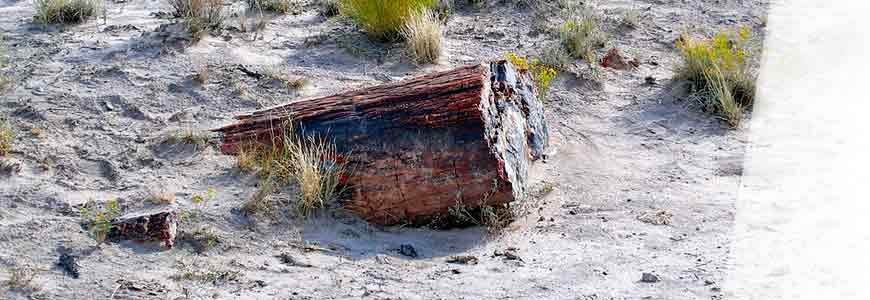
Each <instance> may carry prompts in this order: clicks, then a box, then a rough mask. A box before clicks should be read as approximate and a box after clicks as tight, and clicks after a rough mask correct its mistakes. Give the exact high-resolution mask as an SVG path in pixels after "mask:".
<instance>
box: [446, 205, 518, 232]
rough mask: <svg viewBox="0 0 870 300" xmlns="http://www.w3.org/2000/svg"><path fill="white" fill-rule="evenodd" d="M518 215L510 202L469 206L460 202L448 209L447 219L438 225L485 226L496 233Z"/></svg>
mask: <svg viewBox="0 0 870 300" xmlns="http://www.w3.org/2000/svg"><path fill="white" fill-rule="evenodd" d="M517 217H518V214H517V212H516V211H515V210H514V209H513V208H511V207H510V205H509V204H495V205H486V204H485V205H481V206H478V207H476V208H468V207H467V206H466V205H464V204H463V203H458V204H456V205H454V206H452V207H450V208H449V209H448V212H447V216H446V218H447V220H445V219H443V218H442V219H441V220H439V221H438V222H441V223H442V224H438V226H444V227H447V228H450V227H465V226H469V225H471V226H483V227H485V228H486V230H487V231H488V232H489V233H492V234H495V233H499V232H501V231H503V230H504V229H505V228H507V227H508V226H509V225H510V223H511V222H513V221H514V220H515V219H516V218H517Z"/></svg>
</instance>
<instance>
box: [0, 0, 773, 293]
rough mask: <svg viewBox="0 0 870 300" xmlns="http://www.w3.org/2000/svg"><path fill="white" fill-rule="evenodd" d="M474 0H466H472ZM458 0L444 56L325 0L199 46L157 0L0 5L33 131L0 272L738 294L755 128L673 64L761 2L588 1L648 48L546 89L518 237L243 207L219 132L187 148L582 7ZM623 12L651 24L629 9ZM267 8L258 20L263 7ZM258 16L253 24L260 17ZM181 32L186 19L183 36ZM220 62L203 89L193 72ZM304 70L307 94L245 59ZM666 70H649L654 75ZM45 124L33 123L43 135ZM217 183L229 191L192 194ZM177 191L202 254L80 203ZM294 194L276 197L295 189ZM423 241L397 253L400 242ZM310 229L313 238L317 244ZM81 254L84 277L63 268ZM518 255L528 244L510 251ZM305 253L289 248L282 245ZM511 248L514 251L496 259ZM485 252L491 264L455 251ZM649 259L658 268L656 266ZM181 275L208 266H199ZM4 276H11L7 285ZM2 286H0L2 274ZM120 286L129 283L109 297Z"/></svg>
mask: <svg viewBox="0 0 870 300" xmlns="http://www.w3.org/2000/svg"><path fill="white" fill-rule="evenodd" d="M460 2H463V1H460ZM490 2H491V3H489V4H487V5H485V6H484V7H482V8H474V7H470V6H468V5H465V4H464V3H463V4H459V5H457V8H456V9H455V10H454V12H453V15H452V17H451V18H450V19H449V21H448V22H447V25H446V26H445V37H444V50H443V51H444V56H445V57H443V58H442V60H441V62H440V63H438V64H436V65H425V66H419V65H416V64H414V63H412V61H411V60H410V59H408V58H407V57H406V56H405V55H404V54H403V51H402V48H401V45H400V44H389V43H387V44H384V43H378V42H371V41H369V40H368V39H367V38H366V37H365V35H364V34H362V33H361V32H360V31H359V30H358V29H356V27H355V26H354V25H353V24H352V23H350V22H349V21H348V20H346V19H345V18H342V17H329V18H327V17H324V16H322V15H320V14H319V8H318V6H317V5H315V4H305V5H303V7H302V10H301V12H300V13H299V14H295V15H294V14H289V15H266V16H265V17H264V18H266V20H267V25H266V27H265V28H264V29H263V30H262V31H261V33H260V34H258V35H257V36H255V35H254V34H252V33H248V32H240V30H239V27H240V25H239V23H240V21H239V19H240V18H239V17H238V15H239V14H243V13H242V11H243V8H244V6H245V4H244V2H243V1H231V3H228V4H227V6H226V8H225V10H226V11H228V12H230V14H233V15H234V16H231V17H229V18H228V19H227V21H226V22H225V26H224V27H226V28H225V30H223V31H222V32H220V33H212V34H211V35H209V36H207V37H205V38H204V39H203V40H201V41H199V42H198V43H196V44H194V45H187V44H186V42H184V41H181V42H173V41H170V40H166V39H164V38H163V37H162V36H160V34H157V33H155V32H154V31H155V29H157V28H158V26H160V25H163V24H169V23H172V22H174V21H175V20H173V19H171V18H167V17H159V16H160V14H156V13H158V12H168V11H169V9H170V8H169V5H168V4H167V2H166V1H163V0H160V1H157V0H137V1H117V2H111V1H110V2H106V4H105V8H106V13H105V16H103V15H102V13H101V14H100V16H99V17H97V18H96V19H92V20H90V21H88V22H86V23H84V24H81V25H74V26H66V27H56V26H48V27H46V26H42V25H40V24H38V23H36V22H34V21H33V18H32V16H33V13H34V12H33V4H32V3H31V2H30V1H26V0H24V1H17V0H0V29H2V44H3V45H4V47H5V49H6V50H7V51H6V52H7V59H6V61H7V65H8V66H7V67H6V68H5V69H3V70H0V71H2V73H3V74H5V75H7V76H8V77H9V78H10V79H12V81H13V83H12V86H11V87H10V88H9V89H8V90H7V91H5V92H4V93H3V94H2V105H0V115H2V116H3V117H4V118H7V119H8V121H9V122H10V124H11V125H12V127H13V128H14V130H15V132H16V139H15V144H14V150H13V153H12V154H11V155H10V157H11V159H13V160H14V161H16V162H18V163H20V165H21V171H20V172H18V174H13V175H9V176H5V177H3V178H0V267H2V268H3V269H10V270H11V269H13V268H20V266H23V265H28V266H31V267H33V268H35V269H36V270H37V273H38V274H37V276H36V278H35V280H34V282H33V285H35V286H36V287H38V288H39V289H38V291H33V292H30V291H21V290H14V289H13V290H8V291H3V290H0V293H5V294H4V295H5V296H6V297H8V298H10V299H208V298H213V299H586V300H591V299H669V300H670V299H721V298H722V297H723V295H724V293H725V291H722V290H721V289H720V285H721V284H722V280H723V278H725V272H726V268H727V266H728V257H729V245H730V244H731V241H732V238H731V230H732V227H733V222H734V215H735V199H736V191H737V189H736V188H737V186H738V184H739V179H740V174H741V172H742V171H741V165H742V161H743V153H744V149H745V144H746V142H745V140H744V136H745V128H738V129H736V130H732V129H729V128H728V126H727V125H726V124H725V123H723V122H721V121H719V120H717V119H715V118H713V117H711V116H710V115H709V114H707V113H705V112H703V111H702V110H701V109H700V108H699V107H698V106H697V105H696V104H695V103H694V102H693V101H691V100H689V99H690V98H691V97H688V95H687V92H686V85H685V84H684V83H681V82H675V81H672V80H671V77H672V75H673V71H672V70H673V68H674V67H675V66H677V64H678V63H679V56H678V54H677V52H676V51H675V49H674V42H675V40H676V39H677V38H678V36H679V34H680V32H682V31H683V30H684V29H689V30H690V31H691V32H693V33H695V34H699V35H700V34H710V33H713V32H715V31H716V30H719V29H723V28H733V27H735V26H739V25H746V26H749V27H751V28H752V29H753V31H754V32H755V33H756V34H757V35H758V37H759V38H760V37H762V36H763V32H764V22H765V19H766V17H765V14H766V10H767V1H766V0H734V1H724V0H722V1H702V0H649V1H639V0H638V1H630V0H613V1H603V0H602V1H583V2H586V3H585V4H584V5H585V6H586V7H587V8H588V9H591V10H592V11H594V12H595V13H596V14H597V15H599V16H601V17H602V18H603V20H604V21H603V23H602V24H603V28H604V30H605V31H606V32H608V33H609V35H610V45H611V46H613V47H616V48H618V49H620V50H621V51H622V52H623V53H626V54H628V55H630V56H633V57H636V58H638V59H639V60H640V62H641V64H640V66H639V67H638V68H637V69H634V70H612V69H603V70H601V71H600V74H599V76H600V78H597V79H596V78H594V76H591V74H592V73H591V72H590V71H589V69H588V67H587V66H585V63H584V62H582V61H579V60H576V61H573V62H572V65H571V66H570V67H569V68H568V69H567V70H566V71H562V72H560V74H559V76H558V77H557V79H556V80H555V81H554V84H553V88H552V90H551V93H550V95H549V100H548V101H547V103H546V110H547V112H546V113H547V118H548V121H549V126H550V131H551V141H550V143H551V146H552V147H551V149H550V152H549V155H548V158H547V159H546V160H545V161H542V162H539V163H537V164H536V165H535V169H534V171H533V174H532V178H533V179H534V181H535V185H536V186H537V187H539V188H540V189H541V190H545V189H546V187H548V186H552V187H553V191H552V192H550V193H548V194H546V195H542V196H539V197H529V199H526V200H524V201H525V203H524V205H525V206H526V207H527V208H528V212H529V213H528V214H527V215H525V216H524V217H522V218H520V219H519V220H517V221H515V222H514V223H513V224H511V226H510V227H509V228H508V229H506V230H504V231H503V232H500V233H496V234H490V233H487V232H486V230H484V229H482V228H478V227H473V228H466V229H453V230H433V229H428V228H408V227H402V226H395V227H379V226H373V225H369V224H366V223H365V222H363V221H361V220H359V219H358V218H356V217H354V216H353V215H349V214H346V213H342V212H341V211H340V210H337V209H332V210H328V211H326V212H324V213H321V214H319V215H317V216H315V217H312V218H308V219H302V218H299V217H297V216H295V215H294V214H293V213H292V212H291V208H290V207H289V206H286V207H278V208H276V216H275V217H272V218H266V217H260V218H246V217H244V216H242V214H241V213H240V209H239V207H240V206H241V205H242V203H244V202H245V201H246V200H247V199H248V198H250V197H251V196H252V195H253V194H254V193H255V192H256V190H257V185H258V183H259V181H258V179H257V178H256V176H255V175H249V174H243V173H241V172H239V171H238V170H236V169H235V167H234V159H233V157H231V156H226V155H223V154H221V153H220V152H219V151H217V150H216V147H215V146H214V145H208V146H195V145H182V144H179V145H173V144H168V143H165V142H163V141H164V140H165V138H166V137H167V136H168V135H171V134H174V133H176V132H179V131H187V130H191V131H193V132H204V131H207V130H209V129H212V128H216V127H219V126H221V125H225V124H228V123H229V122H231V120H232V117H233V116H234V115H236V114H238V113H242V112H246V111H251V110H255V109H258V108H262V107H266V106H270V105H274V104H278V103H282V102H286V101H292V100H297V99H301V98H305V97H311V96H317V95H328V94H331V93H335V92H338V91H341V90H345V89H349V88H356V87H364V86H369V85H374V84H378V83H383V82H387V81H393V80H400V79H402V78H407V77H409V76H414V75H419V74H424V73H427V72H432V71H435V70H445V69H449V68H451V67H455V66H460V65H465V64H471V63H476V62H479V61H483V60H490V59H496V58H500V57H502V56H503V54H504V53H506V52H515V53H519V54H529V55H538V54H539V53H540V52H541V51H543V50H544V49H547V48H552V47H558V36H557V35H553V34H549V33H546V32H541V30H538V29H537V28H539V27H540V26H539V25H540V24H541V22H546V23H547V24H548V25H549V26H550V27H555V28H558V26H560V21H561V20H563V19H564V18H565V17H566V16H565V15H564V14H563V13H560V12H557V11H554V10H548V11H546V12H543V13H536V12H535V10H533V9H528V8H517V7H516V6H514V5H509V4H504V3H502V1H490ZM627 9H636V10H639V11H640V12H641V14H642V16H643V17H642V18H641V21H640V24H639V25H638V27H637V28H636V29H632V28H628V27H626V26H624V25H620V22H621V19H622V15H623V14H624V12H625V10H627ZM256 18H257V16H256V15H255V14H251V15H250V18H249V22H253V21H254V20H255V19H256ZM252 24H253V23H250V24H248V27H253V25H252ZM165 32H169V33H172V34H178V33H179V32H173V31H172V29H171V28H169V29H167V31H165ZM203 66H207V68H208V70H209V71H208V72H209V78H208V80H207V82H206V83H205V84H199V83H198V82H197V81H196V80H194V76H195V74H197V73H198V72H199V70H200V69H202V68H203ZM242 68H243V69H246V70H249V71H253V72H258V73H262V74H266V73H270V72H280V73H284V74H287V75H288V76H294V77H299V78H305V79H307V82H308V84H307V85H305V86H304V87H303V88H301V89H299V90H296V89H292V88H287V87H284V86H282V85H280V84H276V83H275V82H270V81H268V80H257V79H255V78H253V77H251V76H249V75H246V73H244V72H242V71H241V69H242ZM648 77H651V79H648ZM34 128H36V129H34ZM210 188H211V189H213V190H214V197H213V199H207V201H205V202H204V203H201V204H199V205H197V204H194V203H193V202H192V201H191V200H192V198H193V197H194V195H202V194H204V193H206V191H207V190H209V189H210ZM155 190H157V191H167V192H170V193H174V194H175V195H176V197H177V200H176V202H175V203H174V204H172V205H174V206H177V207H178V208H179V209H181V210H183V211H188V212H193V213H194V214H195V215H196V216H197V217H196V218H188V219H187V220H186V221H185V222H184V223H183V224H182V225H181V226H180V228H179V230H180V231H183V232H188V233H189V232H193V231H195V230H197V229H206V230H210V231H211V232H213V233H214V234H215V235H216V236H217V244H216V246H215V247H214V248H212V249H210V250H208V251H205V252H204V253H198V252H197V251H195V249H194V248H193V247H192V246H191V245H190V244H189V243H185V242H183V241H179V242H178V243H177V245H176V247H174V248H172V249H171V250H167V249H164V248H161V247H160V246H159V245H150V244H139V243H132V242H122V243H107V244H104V245H102V246H101V247H99V248H95V247H94V246H95V244H96V242H95V241H94V239H93V238H92V237H91V236H90V235H89V234H88V233H87V231H86V230H84V229H83V228H82V226H81V218H80V217H79V212H78V206H79V205H81V204H83V203H85V202H86V201H88V200H89V199H93V200H95V201H97V202H104V201H107V200H109V199H118V201H119V202H120V203H121V207H122V209H123V210H125V211H133V210H136V209H138V208H142V207H145V206H149V205H151V204H149V203H147V200H146V199H147V198H148V193H149V191H155ZM292 195H293V193H292V189H289V188H284V189H282V190H281V191H279V192H278V193H277V194H276V195H274V196H273V197H274V198H275V199H279V200H280V199H284V200H281V201H278V202H281V203H283V201H285V200H288V199H292ZM403 244H406V245H412V246H413V248H414V249H415V250H416V253H417V254H418V255H417V257H409V256H406V255H403V254H401V253H400V252H399V251H398V249H399V248H400V247H401V245H403ZM305 245H308V247H307V249H306V246H305ZM61 252H67V253H72V254H73V255H75V256H76V257H78V263H79V265H80V273H81V275H80V277H79V278H72V277H71V276H70V275H68V274H66V273H65V272H64V271H63V270H61V269H60V268H58V267H57V266H56V263H57V261H58V256H59V255H60V253H61ZM505 252H508V253H509V254H511V255H507V256H506V255H503V253H505ZM282 254H284V256H285V258H286V257H292V258H293V261H295V263H294V262H291V261H290V260H287V259H284V260H283V261H282V259H281V258H279V257H278V256H279V255H282ZM496 254H502V255H496ZM451 256H475V257H476V258H477V259H478V263H477V264H455V263H448V262H447V260H448V258H450V257H451ZM643 273H651V274H654V275H655V276H656V277H657V279H658V281H657V282H643V281H641V278H642V274H643ZM185 274H187V275H190V274H205V275H213V276H212V278H207V279H205V280H203V279H197V278H184V277H185V276H184V275H185ZM8 279H9V274H7V273H6V272H3V273H0V282H2V281H6V280H8ZM0 289H2V288H0ZM112 297H114V298H112Z"/></svg>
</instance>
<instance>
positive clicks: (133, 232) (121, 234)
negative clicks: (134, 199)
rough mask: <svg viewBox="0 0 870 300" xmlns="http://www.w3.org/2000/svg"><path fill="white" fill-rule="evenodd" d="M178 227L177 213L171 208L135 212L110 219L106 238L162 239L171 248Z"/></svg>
mask: <svg viewBox="0 0 870 300" xmlns="http://www.w3.org/2000/svg"><path fill="white" fill-rule="evenodd" d="M177 227H178V213H177V212H176V211H175V210H173V209H171V208H161V209H156V210H149V211H142V212H135V213H130V214H127V215H124V216H122V217H119V218H115V219H114V220H112V227H111V229H110V230H109V234H108V236H107V237H108V239H110V240H113V241H119V240H135V241H162V242H163V243H164V244H165V245H166V247H167V248H172V245H173V243H174V241H175V235H176V233H177V231H178V230H177Z"/></svg>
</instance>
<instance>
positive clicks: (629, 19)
mask: <svg viewBox="0 0 870 300" xmlns="http://www.w3.org/2000/svg"><path fill="white" fill-rule="evenodd" d="M642 20H643V14H641V12H640V11H639V10H636V9H629V10H626V11H625V12H623V13H622V20H621V21H620V24H622V25H623V26H626V27H628V28H637V27H638V26H640V22H641V21H642Z"/></svg>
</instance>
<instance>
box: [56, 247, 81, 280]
mask: <svg viewBox="0 0 870 300" xmlns="http://www.w3.org/2000/svg"><path fill="white" fill-rule="evenodd" d="M57 265H58V267H60V268H61V269H62V270H63V271H64V272H65V273H66V274H69V276H72V278H76V279H78V278H79V264H78V262H77V261H76V257H75V256H72V255H71V254H69V253H66V252H62V253H61V254H60V258H59V259H58V262H57Z"/></svg>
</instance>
